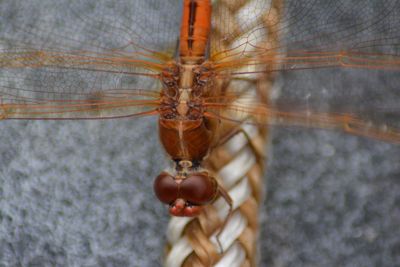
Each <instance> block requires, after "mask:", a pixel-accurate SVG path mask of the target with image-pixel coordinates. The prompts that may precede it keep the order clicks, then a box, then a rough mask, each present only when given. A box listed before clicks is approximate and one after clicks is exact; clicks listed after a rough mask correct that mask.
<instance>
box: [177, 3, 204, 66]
mask: <svg viewBox="0 0 400 267" xmlns="http://www.w3.org/2000/svg"><path fill="white" fill-rule="evenodd" d="M210 29H211V1H210V0H185V1H184V7H183V17H182V24H181V33H180V43H179V55H180V56H181V58H192V59H194V60H198V59H201V58H204V56H205V53H206V48H207V44H208V38H209V35H210Z"/></svg>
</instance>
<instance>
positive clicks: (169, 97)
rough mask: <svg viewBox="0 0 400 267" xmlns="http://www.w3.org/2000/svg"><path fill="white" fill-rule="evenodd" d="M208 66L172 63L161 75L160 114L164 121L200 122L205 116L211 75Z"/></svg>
mask: <svg viewBox="0 0 400 267" xmlns="http://www.w3.org/2000/svg"><path fill="white" fill-rule="evenodd" d="M205 65H206V64H202V65H196V64H175V63H172V64H170V65H169V66H168V68H166V69H165V70H164V71H163V72H162V74H161V80H162V83H163V90H162V93H161V94H162V101H161V108H160V111H161V112H160V114H161V117H162V118H164V119H170V120H171V119H180V120H198V119H201V118H202V116H203V102H204V99H203V97H204V95H206V94H207V90H208V89H209V81H210V80H211V79H210V74H209V72H210V71H209V69H208V68H207V67H205Z"/></svg>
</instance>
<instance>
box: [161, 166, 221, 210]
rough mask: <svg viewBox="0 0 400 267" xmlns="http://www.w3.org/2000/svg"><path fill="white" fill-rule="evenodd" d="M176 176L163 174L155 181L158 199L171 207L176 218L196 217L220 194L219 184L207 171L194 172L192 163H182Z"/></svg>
mask: <svg viewBox="0 0 400 267" xmlns="http://www.w3.org/2000/svg"><path fill="white" fill-rule="evenodd" d="M188 163H189V165H187V167H183V168H182V167H180V168H179V169H180V170H179V171H177V172H176V173H175V175H171V174H169V173H167V172H162V173H161V174H160V175H159V176H158V177H157V178H156V179H155V181H154V192H155V193H156V196H157V198H158V199H159V200H160V201H161V202H163V203H165V204H168V205H169V206H170V208H169V212H170V214H171V215H174V216H190V217H192V216H196V215H198V214H199V213H200V212H201V210H202V207H203V206H204V205H207V204H209V203H210V202H211V201H212V200H214V199H215V197H216V196H217V194H218V183H217V181H216V180H215V178H213V177H211V176H210V175H209V174H208V172H206V171H201V172H199V171H197V172H196V171H194V170H193V169H191V168H190V166H191V163H190V162H183V161H182V162H180V164H179V165H180V166H184V165H185V164H188Z"/></svg>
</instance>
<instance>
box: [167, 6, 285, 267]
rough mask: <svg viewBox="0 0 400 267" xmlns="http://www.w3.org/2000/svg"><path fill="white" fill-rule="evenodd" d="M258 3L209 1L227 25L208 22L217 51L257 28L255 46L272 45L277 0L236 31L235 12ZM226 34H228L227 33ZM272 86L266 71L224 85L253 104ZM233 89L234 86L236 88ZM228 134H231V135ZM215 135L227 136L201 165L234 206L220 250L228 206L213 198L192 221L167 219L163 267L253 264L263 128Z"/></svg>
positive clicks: (227, 128)
mask: <svg viewBox="0 0 400 267" xmlns="http://www.w3.org/2000/svg"><path fill="white" fill-rule="evenodd" d="M259 2H260V1H255V0H216V1H213V4H214V5H215V6H214V7H213V8H214V10H213V12H215V13H214V14H217V15H216V16H215V17H220V18H224V19H226V18H227V17H228V16H229V22H226V23H216V24H213V35H212V39H214V40H220V39H221V38H223V39H224V40H226V44H224V45H225V46H224V47H222V48H221V47H219V49H229V48H230V45H231V44H233V43H234V42H235V41H237V40H238V39H239V38H241V37H242V36H246V34H249V32H251V31H252V30H254V29H257V28H264V29H265V30H266V32H267V33H268V34H265V36H264V35H263V36H261V37H257V40H256V41H257V47H264V48H270V47H272V48H276V47H278V45H279V39H278V37H279V36H278V33H279V30H278V27H279V23H278V21H279V19H280V16H281V14H282V8H283V7H282V0H272V1H271V3H270V5H271V6H270V7H269V8H265V10H264V13H263V14H264V15H262V16H259V19H258V21H256V22H253V23H254V27H252V26H251V25H250V26H248V27H240V26H241V22H240V21H237V17H238V14H240V12H242V13H244V14H247V16H249V17H251V16H252V13H251V12H254V11H246V10H245V9H246V8H249V6H251V5H252V4H255V3H258V4H259ZM265 2H268V1H265ZM242 19H243V18H242ZM244 19H246V18H244ZM241 28H245V29H246V31H247V32H246V31H243V30H240V29H241ZM226 29H228V30H226ZM224 30H225V31H224ZM226 31H229V32H228V33H229V34H227V32H226ZM267 38H268V39H267ZM252 44H254V43H252ZM219 45H220V44H219ZM275 51H276V50H275ZM262 56H265V57H268V58H269V60H271V59H272V60H271V61H270V62H274V54H273V53H272V52H271V53H270V54H268V53H263V54H262ZM269 67H270V68H273V67H276V66H272V65H271V66H269ZM267 73H268V72H267ZM272 83H273V73H272V72H271V73H269V74H267V75H257V76H256V75H254V76H252V77H249V78H248V80H246V82H244V83H243V81H242V83H240V84H234V82H232V83H231V84H229V85H228V87H229V86H234V88H235V92H239V91H240V92H241V95H242V96H243V99H245V98H246V99H248V98H249V93H251V92H255V91H256V92H257V94H250V96H251V97H253V98H257V101H258V102H259V101H260V99H261V101H262V102H264V103H266V104H268V101H269V94H270V90H271V86H272ZM238 86H240V89H239V90H238ZM249 119H250V120H251V118H249ZM234 129H236V130H238V129H239V131H234ZM232 132H236V134H234V135H232ZM231 135H232V136H231ZM221 136H222V137H224V136H229V137H230V138H229V139H227V141H226V142H225V143H223V144H221V145H220V146H218V147H217V148H215V149H214V150H213V151H212V153H211V154H210V156H209V157H208V158H207V159H206V161H205V167H206V168H207V169H208V170H210V171H212V172H213V174H214V175H215V177H217V179H218V181H219V183H220V184H221V185H223V187H224V188H225V189H226V190H227V191H228V192H229V194H230V196H231V198H232V199H233V202H234V203H233V205H234V212H233V215H232V216H231V218H230V220H229V221H228V223H227V225H226V226H225V228H224V230H223V232H222V234H221V236H220V241H221V243H222V246H223V248H224V251H223V253H221V254H220V253H219V251H218V249H219V247H218V245H217V242H216V238H215V236H216V234H217V233H218V232H219V230H220V228H221V227H222V226H223V223H224V218H225V217H226V215H227V212H228V206H227V204H226V203H225V202H224V201H223V200H221V199H217V200H216V201H215V202H214V203H213V204H212V205H209V206H207V207H206V208H205V209H204V211H203V212H202V214H201V215H200V216H198V217H197V218H194V219H189V218H176V217H174V218H171V220H170V223H169V226H168V233H167V241H168V244H167V247H166V257H165V262H164V265H165V266H167V267H178V266H184V267H189V266H190V267H203V266H219V267H222V266H229V267H231V266H232V267H233V266H243V267H250V266H256V265H257V261H258V256H257V239H258V230H259V224H258V210H259V204H260V202H261V201H262V200H263V192H264V188H265V187H264V181H263V173H264V164H265V157H266V153H265V147H266V144H267V142H268V131H267V129H266V128H265V127H261V126H254V125H251V124H246V123H244V124H242V125H239V127H238V125H237V124H233V123H229V122H223V123H222V126H221Z"/></svg>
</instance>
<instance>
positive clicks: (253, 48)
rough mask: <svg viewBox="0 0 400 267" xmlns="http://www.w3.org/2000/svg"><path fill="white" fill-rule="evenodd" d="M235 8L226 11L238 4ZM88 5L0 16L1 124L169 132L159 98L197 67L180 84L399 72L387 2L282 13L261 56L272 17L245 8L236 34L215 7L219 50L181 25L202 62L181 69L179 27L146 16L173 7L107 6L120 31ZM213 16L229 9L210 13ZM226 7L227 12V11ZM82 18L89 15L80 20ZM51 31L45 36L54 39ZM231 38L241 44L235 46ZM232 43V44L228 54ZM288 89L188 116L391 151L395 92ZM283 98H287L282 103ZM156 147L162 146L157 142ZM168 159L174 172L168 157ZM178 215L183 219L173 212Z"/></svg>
mask: <svg viewBox="0 0 400 267" xmlns="http://www.w3.org/2000/svg"><path fill="white" fill-rule="evenodd" d="M238 2H239V3H238V4H237V5H238V6H240V5H241V4H240V3H241V2H243V3H244V1H238ZM88 3H89V2H88ZM88 3H78V2H77V3H76V4H71V6H70V5H69V3H61V2H60V3H57V4H50V6H49V7H46V9H47V8H49V10H50V11H48V12H49V13H50V14H51V15H50V16H43V14H42V13H43V12H45V11H43V10H41V9H40V8H41V6H40V4H38V5H37V7H34V8H33V7H31V6H28V7H29V8H30V9H31V8H32V9H33V11H32V12H33V14H35V12H37V14H41V15H37V16H35V15H31V17H28V18H27V16H26V15H23V14H26V13H23V12H27V11H26V10H25V9H27V8H28V7H25V6H24V5H21V6H18V5H15V4H14V5H13V4H2V11H1V12H2V18H3V20H6V19H10V21H12V20H15V21H13V22H12V23H8V22H7V21H6V23H4V26H3V29H2V30H1V36H0V37H1V50H2V51H1V54H0V67H1V70H2V71H1V76H0V77H1V78H0V93H1V108H0V111H1V112H0V116H1V117H2V119H4V120H6V119H7V120H10V119H22V120H66V119H68V120H69V119H72V120H76V119H80V120H83V119H94V120H96V119H118V118H134V117H140V116H147V115H148V116H150V115H155V116H160V115H161V117H163V116H164V117H165V118H166V119H170V120H174V119H176V118H175V117H174V116H176V113H175V114H170V113H166V114H165V113H163V111H165V107H166V106H165V105H166V102H168V100H170V99H171V97H170V98H168V96H173V97H175V96H176V92H171V90H172V91H173V89H171V88H175V87H173V86H175V85H173V83H174V82H176V80H178V81H182V80H183V78H182V77H183V76H184V75H183V74H182V71H181V70H179V68H180V67H182V65H190V64H191V65H194V66H196V67H198V69H196V71H195V72H194V73H195V74H192V75H193V76H195V75H197V76H196V77H197V81H198V82H199V83H198V84H200V83H206V84H207V83H209V81H213V83H218V82H223V81H225V80H229V81H231V83H232V84H233V85H234V84H235V83H240V82H241V81H243V80H246V79H247V77H248V76H250V75H255V74H257V75H263V74H264V73H267V72H278V71H282V72H283V73H284V74H285V75H289V76H290V75H298V74H301V73H306V74H309V73H311V71H312V72H318V71H326V70H325V69H329V71H332V72H334V71H337V69H343V70H346V71H347V70H349V71H350V70H351V71H355V72H357V71H360V70H362V71H363V72H366V71H367V72H368V73H369V75H374V76H376V77H379V75H383V74H385V75H387V74H388V73H397V71H398V70H399V68H400V58H399V52H398V51H397V50H398V44H399V38H398V34H397V32H398V29H399V25H400V24H399V21H398V20H399V19H398V16H397V14H396V10H398V8H399V5H400V2H399V1H385V3H381V4H380V5H379V7H377V8H376V9H374V10H370V9H369V6H363V5H362V4H359V3H350V4H347V5H348V6H346V4H345V3H341V2H339V3H336V4H334V3H326V1H301V3H300V2H299V1H286V2H285V9H286V12H287V13H285V16H284V17H282V19H281V20H280V21H279V22H276V23H279V24H280V26H279V27H278V29H279V33H282V34H284V33H286V32H287V31H288V30H289V32H290V29H291V28H292V27H297V28H296V31H295V32H294V33H293V34H286V36H285V37H284V39H282V40H281V42H280V45H279V47H262V46H258V45H257V42H256V41H257V39H258V38H259V37H260V36H264V35H265V34H267V33H266V31H265V27H264V24H263V23H264V22H263V21H264V20H268V19H272V18H273V14H271V15H270V16H271V17H268V16H267V17H265V14H268V10H265V8H267V3H266V1H253V2H252V5H253V7H249V9H247V10H248V12H249V13H245V14H242V15H243V20H242V24H240V25H230V23H229V21H226V18H227V15H226V14H225V13H218V10H219V9H218V8H219V6H218V3H217V5H216V6H215V8H214V11H213V12H214V13H210V14H211V18H210V21H211V27H213V25H226V26H221V28H224V29H225V30H226V31H224V32H223V33H220V34H222V35H223V36H224V37H223V38H222V39H215V38H214V39H213V32H211V33H210V36H209V35H208V34H206V35H204V36H203V35H196V34H193V33H192V36H195V37H194V38H193V39H190V36H191V35H190V28H191V27H190V25H189V26H188V30H187V32H189V34H188V36H184V35H182V33H181V37H180V40H181V42H182V40H184V38H186V43H187V45H188V46H193V44H192V45H189V43H190V42H192V43H194V42H198V41H199V40H203V39H204V41H203V43H202V42H201V41H200V43H202V45H200V46H203V48H201V49H200V50H202V51H203V52H201V53H202V54H201V53H200V55H196V56H198V57H199V58H201V59H196V60H193V62H190V64H185V63H184V62H182V58H183V57H184V53H187V52H188V51H186V52H182V51H184V50H185V48H183V45H182V44H181V45H180V46H179V47H180V48H179V49H178V50H177V51H178V52H176V49H174V48H175V47H176V41H177V40H178V39H179V25H180V24H181V19H180V18H179V17H171V16H167V15H164V16H161V15H159V14H158V13H156V11H155V10H157V9H162V10H168V8H167V7H171V8H174V7H176V6H177V3H176V1H163V2H157V1H149V2H148V3H144V1H143V3H140V2H139V1H134V2H133V3H132V4H131V5H128V6H129V8H128V7H127V5H122V4H115V5H117V7H124V8H122V9H121V10H120V11H121V13H122V14H128V13H129V16H128V15H120V16H127V17H126V20H123V19H122V18H121V17H120V16H114V14H112V13H107V12H108V11H107V9H106V8H105V7H104V6H107V5H105V3H104V5H102V3H100V2H92V3H91V4H88ZM192 3H194V5H195V4H200V3H206V4H207V3H208V1H192V2H191V3H189V5H190V4H192ZM232 3H233V2H232ZM119 5H120V6H119ZM146 5H154V6H152V7H153V8H154V10H153V9H151V10H153V11H149V13H148V14H149V16H146V17H144V16H141V17H140V15H138V13H141V11H142V10H143V9H144V8H145V6H146ZM219 5H220V6H222V5H230V4H229V3H227V2H223V1H221V3H220V4H219ZM231 5H232V8H234V6H235V5H234V4H231ZM117 7H113V8H111V7H109V6H107V8H110V9H113V10H114V11H113V12H116V10H119V9H118V8H117ZM345 7H346V8H345ZM85 8H87V9H89V10H93V12H87V13H83V12H81V11H80V10H83V9H85ZM114 8H115V9H114ZM125 8H126V9H125ZM347 8H348V9H347ZM191 10H192V13H190V12H189V11H188V13H187V14H188V19H187V20H186V21H191V22H192V23H194V22H196V21H199V20H198V19H197V20H196V12H197V11H199V10H202V9H197V11H196V12H194V10H196V8H193V7H192V9H191ZM348 10H351V11H352V12H350V11H348ZM165 12H167V11H165ZM202 12H203V11H201V12H200V13H197V16H198V15H199V14H203V13H202ZM45 13H46V12H45ZM56 14H57V15H56ZM156 14H158V15H156ZM204 14H208V12H205V11H204ZM215 14H217V15H215ZM202 16H203V15H202ZM10 17H11V18H10ZM139 17H140V20H138V19H137V18H139ZM183 21H185V17H184V18H183ZM315 21H318V23H316V22H315ZM339 22H340V23H341V24H340V23H339ZM54 25H55V26H54ZM143 25H146V26H143ZM193 25H195V24H193ZM53 27H57V32H55V31H53V30H52V28H53ZM203 27H205V28H207V27H206V26H204V25H203ZM195 29H196V28H194V31H196V30H195ZM197 29H198V28H197ZM200 29H201V27H200ZM238 29H240V31H242V30H243V29H244V30H246V32H247V31H248V32H249V33H248V35H246V36H243V37H241V38H239V36H238V32H240V31H239V30H238ZM234 39H238V40H239V41H238V42H236V43H230V42H231V40H234ZM227 44H229V45H230V47H229V48H226V47H227ZM396 49H397V50H396ZM186 50H190V49H186ZM272 59H273V60H272ZM275 62H278V63H279V64H275ZM177 69H178V70H177ZM183 69H184V68H183ZM193 69H194V67H192V70H193ZM296 70H298V71H297V72H295V74H292V73H293V72H294V71H296ZM175 72H178V74H176V73H175ZM185 75H186V74H185ZM176 77H178V78H176ZM184 77H187V76H184ZM341 78H343V77H341ZM393 80H394V81H395V80H396V78H393ZM344 85H345V83H344ZM180 86H182V84H181V85H180ZM293 86H294V87H286V88H284V89H283V92H282V91H281V92H276V94H275V95H273V97H274V100H275V101H274V103H273V104H271V105H270V106H266V105H265V104H263V103H257V102H253V103H252V105H251V108H249V106H247V105H244V104H240V103H236V104H234V105H232V103H233V102H234V101H235V99H236V98H237V96H238V94H239V92H236V91H235V87H234V86H231V87H230V89H229V90H228V91H227V92H224V94H221V95H212V94H213V93H214V92H208V93H207V94H204V98H203V101H204V102H201V103H197V102H196V103H192V104H196V105H197V106H199V107H200V108H198V107H196V108H195V109H193V110H192V111H195V112H198V113H200V114H197V113H196V114H194V115H196V116H200V117H201V118H208V119H210V118H214V119H225V120H231V121H242V120H243V118H245V117H247V116H248V115H250V116H252V117H253V118H254V119H255V120H256V123H259V124H265V125H284V126H305V127H317V128H326V129H337V130H342V131H345V132H347V133H350V134H355V135H361V136H365V137H369V138H373V139H377V140H383V141H388V142H393V143H398V142H399V141H400V130H399V124H398V118H399V116H398V115H399V114H398V104H397V102H398V101H396V99H397V98H396V96H397V90H398V89H397V88H396V84H395V83H394V84H393V85H386V84H385V86H383V85H379V84H377V85H376V86H378V87H380V88H352V89H353V90H350V89H348V88H344V86H343V87H342V88H336V87H335V88H333V87H332V86H330V85H329V84H327V85H326V86H325V87H324V88H313V83H312V82H310V84H308V87H306V88H296V87H295V85H293ZM179 89H181V88H180V87H179ZM289 89H290V92H289V94H288V93H287V92H284V90H289ZM369 91H372V93H370V92H369ZM179 95H181V93H180V92H179ZM163 96H167V98H166V99H163V98H162V97H163ZM200 96H201V94H200ZM188 99H190V96H189V97H188ZM188 99H184V101H186V102H188V101H187V100H188ZM189 102H190V101H189ZM180 103H183V102H182V101H181V102H180ZM167 104H168V103H167ZM175 104H176V102H175ZM196 105H194V106H196ZM167 107H170V106H168V105H167ZM227 109H230V110H231V113H230V114H232V115H231V117H225V116H222V115H220V112H221V111H225V110H227ZM167 111H168V110H167ZM169 111H170V110H169ZM185 112H186V113H187V111H185ZM194 115H193V116H194ZM171 116H172V117H171ZM163 143H164V145H165V146H167V145H168V144H167V143H168V142H167V141H165V142H163ZM167 150H168V148H167ZM170 150H171V149H170ZM169 154H174V153H173V152H170V153H169ZM189 154H191V153H189ZM200 154H202V155H201V156H199V159H195V160H198V161H201V159H202V158H203V154H206V152H204V153H200ZM173 159H174V160H175V161H177V160H178V161H179V160H180V157H178V156H177V157H176V158H174V157H173ZM188 161H193V159H192V158H190V159H189V160H188ZM178 163H179V162H178ZM192 163H193V162H192ZM177 165H179V164H177ZM211 188H212V189H215V188H214V187H211ZM215 190H216V189H215ZM213 193H214V192H213ZM212 195H213V194H212ZM212 197H213V196H212ZM167 202H170V200H168V201H167ZM200 202H201V201H200ZM182 211H185V210H182V209H181V210H180V211H179V212H182ZM179 212H178V213H176V214H177V215H179ZM186 215H188V213H186Z"/></svg>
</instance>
